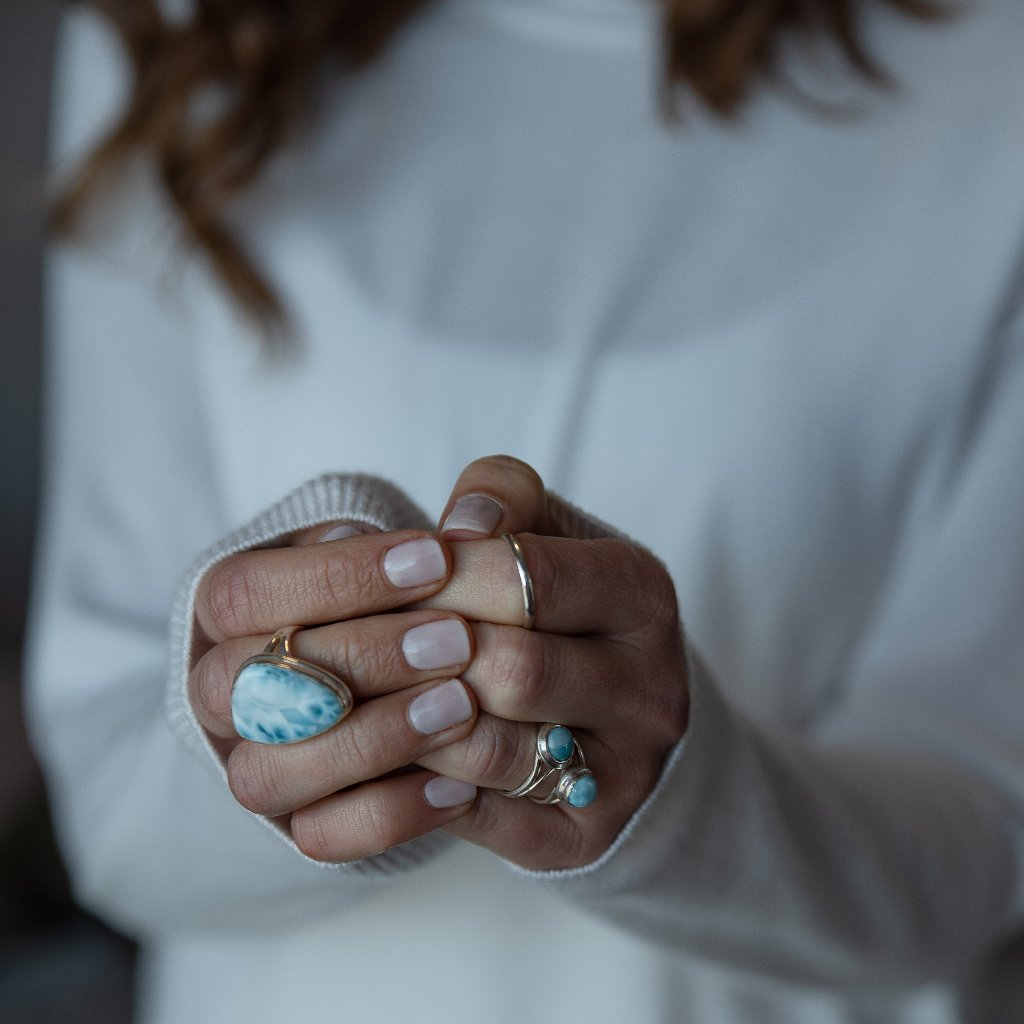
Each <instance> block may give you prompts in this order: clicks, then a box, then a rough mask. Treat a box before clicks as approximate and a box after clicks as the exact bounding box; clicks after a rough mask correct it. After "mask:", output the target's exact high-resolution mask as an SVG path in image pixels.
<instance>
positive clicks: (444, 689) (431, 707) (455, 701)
mask: <svg viewBox="0 0 1024 1024" xmlns="http://www.w3.org/2000/svg"><path fill="white" fill-rule="evenodd" d="M471 714H473V704H472V702H471V701H470V699H469V694H468V693H466V688H465V687H464V686H463V685H462V683H461V682H459V680H458V679H449V680H448V682H447V683H442V684H441V685H440V686H435V687H434V688H433V689H432V690H427V692H426V693H421V694H420V695H419V696H418V697H417V698H416V699H415V700H414V701H413V702H412V703H411V704H410V705H409V722H410V723H411V725H412V727H413V728H414V729H415V730H416V731H417V732H418V733H422V734H423V735H424V736H429V735H431V734H432V733H435V732H441V730H442V729H450V728H451V727H452V726H453V725H458V723H459V722H464V721H466V719H467V718H469V716H470V715H471Z"/></svg>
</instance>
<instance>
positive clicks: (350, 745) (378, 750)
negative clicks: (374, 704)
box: [328, 722, 394, 780]
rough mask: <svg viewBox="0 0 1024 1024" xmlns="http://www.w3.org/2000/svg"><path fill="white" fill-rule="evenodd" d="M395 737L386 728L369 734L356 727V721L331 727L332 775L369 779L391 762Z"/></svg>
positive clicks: (330, 752) (329, 754)
mask: <svg viewBox="0 0 1024 1024" xmlns="http://www.w3.org/2000/svg"><path fill="white" fill-rule="evenodd" d="M393 745H394V739H393V737H392V735H391V733H390V731H389V730H387V729H381V730H379V731H377V732H376V733H375V734H373V735H371V734H369V733H368V732H367V731H366V730H365V729H363V728H359V727H358V726H357V725H356V723H355V722H352V723H351V724H348V725H347V727H346V728H339V729H334V730H332V731H331V744H330V746H329V747H328V752H329V753H328V757H329V758H330V765H329V767H328V772H329V776H328V777H331V778H344V779H355V780H365V779H372V778H374V777H376V776H377V775H380V774H381V773H382V772H384V771H388V770H390V768H392V767H394V765H392V763H391V762H392V760H393V758H392V756H391V748H392V747H393Z"/></svg>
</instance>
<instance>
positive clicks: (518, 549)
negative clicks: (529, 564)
mask: <svg viewBox="0 0 1024 1024" xmlns="http://www.w3.org/2000/svg"><path fill="white" fill-rule="evenodd" d="M502 536H503V537H504V538H505V540H507V541H508V546H509V547H510V548H511V549H512V557H513V558H515V560H516V568H517V569H518V570H519V582H520V583H521V584H522V587H523V629H533V623H534V620H535V618H536V613H537V603H536V601H535V600H534V597H533V580H532V579H531V578H530V570H529V569H527V568H526V555H524V554H523V546H522V544H520V543H519V541H518V540H517V539H516V537H515V535H514V534H511V533H503V534H502Z"/></svg>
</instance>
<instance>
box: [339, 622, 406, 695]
mask: <svg viewBox="0 0 1024 1024" xmlns="http://www.w3.org/2000/svg"><path fill="white" fill-rule="evenodd" d="M334 658H335V659H336V662H337V664H338V666H339V667H340V668H341V671H342V673H343V674H345V675H348V676H350V677H351V678H352V679H356V680H359V681H361V682H363V683H369V684H370V685H369V689H370V690H371V691H372V690H374V689H375V687H374V685H373V684H374V683H385V682H387V681H389V680H393V679H397V678H400V676H401V673H402V668H403V665H404V661H403V660H402V658H401V654H400V648H399V647H398V646H397V645H395V644H389V643H384V642H382V641H381V639H380V638H379V637H377V636H369V637H368V636H365V635H356V633H355V632H354V631H352V630H350V629H348V628H346V629H343V630H341V632H340V635H339V637H338V639H337V642H336V645H335V649H334Z"/></svg>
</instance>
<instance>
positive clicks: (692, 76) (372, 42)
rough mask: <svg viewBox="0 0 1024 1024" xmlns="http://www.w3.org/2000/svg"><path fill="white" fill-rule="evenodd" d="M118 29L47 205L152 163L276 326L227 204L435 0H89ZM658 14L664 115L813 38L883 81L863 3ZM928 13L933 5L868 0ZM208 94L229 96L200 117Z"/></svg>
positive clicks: (65, 214)
mask: <svg viewBox="0 0 1024 1024" xmlns="http://www.w3.org/2000/svg"><path fill="white" fill-rule="evenodd" d="M87 2H89V3H90V5H91V6H92V7H94V8H96V9H97V10H99V11H100V12H101V13H103V14H105V15H106V16H107V17H108V18H109V19H110V21H111V22H112V23H113V25H114V27H115V28H116V30H117V33H118V35H119V36H120V39H121V41H122V42H123V44H124V46H125V49H126V50H127V53H128V56H129V58H130V63H131V68H132V72H133V83H132V88H131V94H130V96H129V99H128V104H127V107H126V109H125V111H124V113H123V116H122V117H121V119H120V121H119V123H118V124H117V125H116V126H115V127H114V128H113V130H112V131H111V132H110V133H109V135H107V136H106V138H104V139H103V140H101V141H100V142H99V144H98V145H97V146H96V148H95V149H94V150H93V151H92V153H91V154H89V155H88V156H87V157H86V159H85V160H84V162H83V163H82V165H81V166H80V167H79V168H78V170H77V173H76V174H75V175H74V177H73V178H72V179H71V181H70V182H69V184H68V185H67V187H66V188H65V189H64V191H63V192H62V194H61V195H60V196H59V198H58V200H57V202H56V204H55V207H54V218H53V220H54V225H55V227H56V228H57V230H58V231H62V232H68V231H70V230H71V229H73V227H74V226H75V225H76V223H77V222H78V220H79V217H80V214H81V212H82V210H83V208H84V207H85V206H86V205H87V203H88V202H89V201H90V200H91V199H92V198H93V197H94V195H95V194H96V193H97V192H98V191H99V190H100V188H101V187H102V186H103V185H104V184H106V183H107V182H109V181H110V180H111V179H112V177H113V173H112V172H114V171H115V170H116V169H117V168H118V167H119V166H120V165H121V164H122V163H124V161H125V160H126V158H128V157H130V156H133V155H136V154H140V153H141V154H143V155H145V156H147V157H148V158H150V159H151V160H152V162H153V164H154V165H155V168H156V172H157V175H158V177H159V180H160V182H161V183H162V186H163V188H164V189H165V190H166V193H167V196H168V197H169V199H170V202H171V204H172V206H173V208H174V209H175V210H176V211H177V213H178V214H179V215H180V218H181V221H182V223H183V225H184V226H185V228H186V229H187V234H188V236H189V237H190V238H191V240H192V241H193V242H194V243H195V244H196V245H197V246H198V247H199V249H200V250H201V251H203V252H204V253H205V255H206V256H207V257H208V258H209V260H210V261H211V263H212V265H213V268H214V270H215V271H216V273H217V275H218V277H219V278H220V280H221V282H222V284H223V285H224V287H225V288H226V289H227V291H228V293H229V294H230V295H231V296H232V297H233V298H234V299H235V301H236V302H237V304H238V305H239V306H240V307H241V308H242V309H243V310H244V311H245V312H247V313H248V314H250V315H251V316H253V317H254V318H255V320H256V321H257V322H258V323H259V324H260V325H261V326H262V328H263V329H264V330H265V331H266V332H268V333H271V334H273V333H276V331H275V328H278V327H281V326H283V325H284V324H285V315H284V312H285V311H284V309H283V308H282V305H281V302H280V299H279V298H278V296H277V294H276V292H275V290H274V288H273V286H272V284H271V282H270V281H268V279H267V278H266V277H265V276H264V275H263V274H262V273H261V272H260V271H259V269H258V268H257V267H256V266H255V265H254V264H253V262H252V261H251V260H250V258H249V257H248V255H247V254H246V252H245V251H244V249H243V247H242V246H241V245H240V244H239V243H238V241H237V239H236V238H235V237H234V236H233V235H232V233H231V232H230V231H229V230H228V228H227V227H226V225H225V222H224V219H223V212H224V208H225V205H226V204H227V203H228V202H229V201H230V200H231V198H232V197H233V196H235V195H237V194H238V193H239V192H240V191H242V190H244V189H245V188H246V187H247V186H248V185H250V184H251V183H252V182H253V181H254V180H255V179H256V177H257V176H258V174H259V173H260V170H261V169H262V168H263V166H264V165H265V164H266V162H267V160H268V158H269V157H270V156H271V155H272V154H274V153H275V152H276V151H277V150H278V149H280V148H281V147H282V145H284V144H285V143H286V142H287V141H288V140H289V139H291V138H292V137H293V136H294V135H295V134H296V133H297V132H298V131H299V130H300V129H301V128H302V127H303V125H304V123H305V120H306V116H307V113H308V111H309V110H310V107H311V103H312V99H313V92H314V85H315V83H316V81H317V79H318V77H319V76H320V75H321V73H322V71H323V69H324V68H325V67H326V66H328V65H332V64H333V65H335V66H337V67H339V68H340V69H342V70H344V69H346V68H348V69H358V68H360V67H364V66H366V65H367V64H370V63H371V62H372V61H373V60H374V59H375V58H376V57H377V56H378V55H379V54H380V53H381V52H382V51H383V50H384V48H385V47H386V46H387V45H388V43H389V41H390V40H391V39H392V38H394V36H395V35H396V33H398V32H399V31H400V30H401V29H402V27H403V26H405V25H406V24H407V23H408V22H410V21H411V20H412V19H413V18H415V17H416V15H417V14H418V13H419V12H420V11H421V10H422V9H424V8H425V7H427V6H428V5H429V4H430V3H431V2H432V0H195V2H194V11H193V15H192V17H191V19H190V20H188V21H178V20H169V19H167V18H166V17H164V16H163V15H162V14H161V12H160V10H159V6H158V0H87ZM651 2H652V3H655V4H656V6H658V7H660V8H661V23H662V32H663V47H662V51H663V55H664V57H663V85H664V88H663V96H664V98H665V104H666V109H667V110H668V111H671V110H672V109H673V107H674V101H675V99H677V98H678V96H679V95H680V93H683V92H690V93H692V94H693V95H695V96H696V97H697V98H698V99H699V100H700V101H701V102H703V103H704V104H705V105H706V106H707V107H708V108H710V109H711V110H712V111H714V112H715V113H716V114H719V115H722V116H731V115H733V114H735V113H736V112H737V111H738V110H739V109H740V108H741V106H742V105H743V103H744V101H745V100H746V98H747V97H748V96H749V94H750V92H751V90H752V88H753V86H754V84H755V82H756V81H758V80H771V79H772V78H773V77H774V75H775V74H776V72H777V54H778V51H779V43H780V41H781V40H782V39H783V37H784V36H786V35H789V34H796V33H802V34H804V35H806V34H808V33H811V34H817V35H819V36H821V37H824V38H825V39H826V40H828V41H830V42H831V44H832V45H834V46H835V47H836V48H837V49H838V51H839V53H840V54H842V56H843V57H844V58H845V60H846V61H847V62H848V63H849V65H850V66H851V67H853V68H854V69H856V71H857V72H858V73H860V74H861V75H862V76H863V77H864V78H866V79H868V80H870V81H873V82H875V83H878V84H884V83H886V82H887V81H888V79H887V76H886V75H885V72H884V71H883V69H881V68H880V67H879V66H878V65H877V63H876V62H875V61H874V60H873V59H872V57H871V55H870V54H869V53H868V52H867V50H866V49H865V46H864V43H863V41H862V38H861V34H860V31H859V28H858V15H859V14H860V12H861V9H862V7H863V3H864V2H865V0H651ZM875 2H877V3H880V4H884V5H886V6H888V7H890V8H893V9H895V10H897V11H900V12H902V13H904V14H908V15H911V16H917V17H934V16H936V15H937V14H938V13H939V10H938V9H937V8H936V7H935V6H933V4H932V3H931V2H930V0H875ZM210 87H215V88H216V89H218V90H219V93H220V94H222V95H223V96H224V97H225V101H224V104H223V106H222V107H221V108H219V109H218V111H217V113H216V114H215V115H213V116H211V117H210V118H208V119H206V120H203V121H202V122H199V123H197V121H196V118H195V116H194V110H195V101H196V100H197V98H199V97H200V96H201V95H202V94H203V93H204V92H205V91H206V90H208V89H209V88H210Z"/></svg>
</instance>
